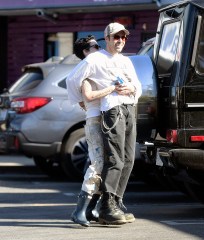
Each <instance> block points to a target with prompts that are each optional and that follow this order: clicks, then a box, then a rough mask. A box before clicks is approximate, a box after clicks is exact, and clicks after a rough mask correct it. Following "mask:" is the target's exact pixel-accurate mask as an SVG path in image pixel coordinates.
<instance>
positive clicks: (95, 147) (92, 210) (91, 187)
mask: <svg viewBox="0 0 204 240" xmlns="http://www.w3.org/2000/svg"><path fill="white" fill-rule="evenodd" d="M99 48H100V47H99V45H98V43H97V42H96V39H95V37H94V36H93V35H89V36H87V37H85V38H80V39H78V40H77V41H76V42H75V43H74V53H75V55H76V56H77V57H79V58H80V59H84V58H85V57H86V56H88V55H89V54H90V53H94V52H96V51H98V50H99ZM68 88H69V86H68ZM115 88H116V86H110V87H107V88H104V89H103V90H97V88H96V84H95V83H94V82H93V81H91V80H89V79H85V80H84V81H83V82H82V86H81V97H82V100H83V102H80V103H79V104H80V106H81V107H82V108H83V109H84V110H85V111H86V125H85V135H86V140H87V143H88V154H89V159H90V165H89V167H88V169H87V170H86V173H85V175H84V180H83V183H82V187H81V192H80V194H79V196H78V201H77V206H76V208H75V210H74V212H73V213H72V216H71V219H72V221H74V222H75V223H78V224H81V225H82V226H85V227H88V226H90V221H98V211H97V208H96V205H97V202H98V200H99V198H100V196H101V193H100V191H99V187H100V183H101V171H102V168H103V160H104V154H103V149H104V146H103V139H102V132H101V112H100V98H101V97H103V96H106V95H107V94H110V93H111V92H113V91H114V90H115ZM96 90H97V91H96Z"/></svg>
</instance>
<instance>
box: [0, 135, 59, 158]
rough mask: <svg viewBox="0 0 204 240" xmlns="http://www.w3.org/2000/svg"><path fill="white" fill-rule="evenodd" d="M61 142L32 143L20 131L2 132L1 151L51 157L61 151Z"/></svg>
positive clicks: (0, 136) (0, 139)
mask: <svg viewBox="0 0 204 240" xmlns="http://www.w3.org/2000/svg"><path fill="white" fill-rule="evenodd" d="M61 145H62V143H61V142H53V143H46V144H45V143H31V142H28V141H27V140H26V138H25V137H24V136H23V134H21V133H19V132H1V133H0V152H4V153H9V152H22V153H24V154H25V155H28V156H41V157H45V158H46V157H50V156H53V155H56V154H58V153H60V150H61Z"/></svg>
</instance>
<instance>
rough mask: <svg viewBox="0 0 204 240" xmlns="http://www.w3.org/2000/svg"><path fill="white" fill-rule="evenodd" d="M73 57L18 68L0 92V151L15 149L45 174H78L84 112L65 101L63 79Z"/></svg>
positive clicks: (83, 152) (84, 153) (74, 177)
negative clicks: (16, 76) (19, 72)
mask: <svg viewBox="0 0 204 240" xmlns="http://www.w3.org/2000/svg"><path fill="white" fill-rule="evenodd" d="M79 61H80V60H79V59H78V58H76V57H75V55H71V56H68V57H67V58H65V59H62V60H61V59H58V58H54V59H50V60H48V61H46V62H44V63H37V64H31V65H27V66H25V67H24V68H23V75H22V76H21V77H20V78H19V79H18V80H17V81H16V82H15V83H14V84H13V85H12V86H11V87H10V88H9V89H8V90H7V91H6V92H5V93H4V94H1V96H0V107H1V110H0V129H1V130H0V131H1V132H0V150H1V152H11V151H12V150H14V151H15V150H18V151H21V152H22V153H23V154H25V155H27V156H28V157H33V159H34V162H35V163H36V165H37V166H39V167H40V168H41V169H42V170H43V171H44V172H46V173H47V174H49V175H51V176H62V175H63V174H64V173H65V175H66V176H68V177H70V179H72V180H77V179H79V178H80V177H81V175H82V172H83V168H84V166H85V162H86V160H87V159H88V158H87V144H86V141H85V134H84V127H83V126H84V122H85V112H84V111H83V110H82V109H81V108H80V107H79V106H78V105H77V104H76V105H72V104H70V103H69V100H68V98H67V90H66V83H65V79H66V76H67V75H68V73H69V72H70V70H72V68H73V67H74V66H75V65H76V64H77V63H78V62H79ZM59 159H60V161H59ZM59 162H60V164H59ZM61 168H63V171H62V169H61Z"/></svg>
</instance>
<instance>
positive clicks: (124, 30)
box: [110, 29, 130, 36]
mask: <svg viewBox="0 0 204 240" xmlns="http://www.w3.org/2000/svg"><path fill="white" fill-rule="evenodd" d="M121 31H123V32H124V33H125V34H126V35H129V34H130V32H129V31H128V30H127V29H121V30H119V31H118V30H117V31H114V32H112V33H111V34H110V35H111V36H112V35H115V34H116V33H118V32H121Z"/></svg>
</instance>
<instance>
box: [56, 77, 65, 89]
mask: <svg viewBox="0 0 204 240" xmlns="http://www.w3.org/2000/svg"><path fill="white" fill-rule="evenodd" d="M58 86H59V87H61V88H65V89H66V88H67V84H66V78H64V79H63V80H62V81H60V82H59V83H58Z"/></svg>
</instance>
